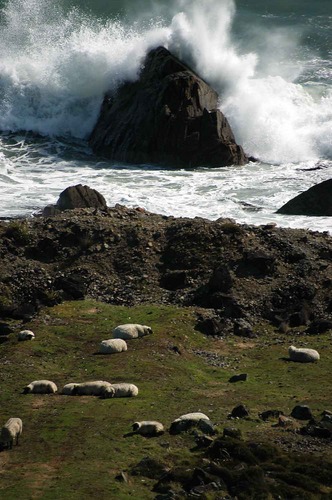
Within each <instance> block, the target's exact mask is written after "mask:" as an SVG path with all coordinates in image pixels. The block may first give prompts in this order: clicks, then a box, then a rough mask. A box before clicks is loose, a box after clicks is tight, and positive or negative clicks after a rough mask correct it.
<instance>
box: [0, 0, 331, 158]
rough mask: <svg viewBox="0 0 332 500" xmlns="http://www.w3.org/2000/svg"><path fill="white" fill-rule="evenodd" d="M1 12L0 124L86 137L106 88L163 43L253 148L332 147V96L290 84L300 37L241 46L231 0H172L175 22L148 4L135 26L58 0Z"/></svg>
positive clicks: (277, 34) (277, 153)
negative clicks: (215, 95) (210, 89)
mask: <svg viewBox="0 0 332 500" xmlns="http://www.w3.org/2000/svg"><path fill="white" fill-rule="evenodd" d="M164 8H165V5H164ZM164 12H165V11H164ZM1 14H2V15H1V19H2V21H1V24H2V26H1V30H2V37H1V41H0V50H1V54H2V58H1V62H0V75H1V80H0V94H1V104H0V129H2V130H10V131H17V130H27V131H33V132H37V133H39V134H42V135H52V136H57V135H58V136H65V135H70V136H73V137H77V138H86V137H87V136H88V135H89V133H90V132H91V130H92V127H93V125H94V123H95V121H96V119H97V116H98V112H99V109H100V105H101V101H102V99H103V96H104V94H105V92H107V91H112V90H115V89H116V88H117V87H118V85H120V84H121V83H122V82H124V81H126V80H134V79H135V78H137V76H138V74H139V69H140V67H141V64H142V62H143V60H144V56H145V54H146V52H147V51H148V50H149V49H150V48H153V47H156V46H158V45H164V46H166V47H168V48H169V49H170V50H172V51H174V52H175V53H176V54H177V55H179V56H180V57H182V58H183V59H184V60H185V61H187V62H189V63H191V64H193V66H194V68H195V69H196V71H197V72H198V73H199V74H201V75H202V76H203V78H205V79H206V80H207V81H208V82H209V83H211V84H212V85H213V86H214V87H215V88H216V90H217V91H218V92H219V93H220V96H221V103H220V105H221V109H222V111H223V112H224V113H225V114H226V116H227V117H228V118H229V120H230V122H231V125H232V126H233V129H234V132H235V135H236V138H237V141H238V142H239V143H242V144H243V146H244V148H245V150H246V151H247V152H248V153H249V154H251V155H254V156H256V157H258V158H260V159H261V160H263V161H267V162H271V163H283V162H285V161H288V162H298V161H303V160H305V159H313V158H319V157H320V156H326V155H329V154H330V153H331V147H330V144H331V142H332V140H331V135H332V132H331V130H332V118H331V111H330V110H331V95H328V94H327V93H326V92H325V93H324V92H323V93H322V94H321V95H319V96H316V97H315V96H313V95H311V94H310V93H309V91H308V90H307V89H305V88H304V87H303V85H300V84H299V83H296V82H294V81H292V79H294V78H295V76H296V77H298V75H299V73H300V72H301V71H302V64H300V63H299V64H298V67H297V69H296V70H295V69H294V68H295V67H296V64H295V63H294V64H293V65H292V68H293V70H292V71H291V72H287V71H283V69H282V68H283V67H284V66H285V65H284V66H283V64H282V60H283V58H284V59H285V57H284V54H283V53H284V52H287V51H289V50H290V47H291V46H293V45H294V44H295V39H296V37H295V35H294V34H293V35H289V37H288V36H287V35H286V34H285V29H283V30H282V31H281V30H280V28H276V29H275V31H273V30H270V32H269V33H268V36H267V33H265V32H264V31H263V30H262V31H261V36H262V37H263V36H266V43H262V42H261V44H260V45H261V50H260V51H259V50H258V49H257V50H256V51H253V50H251V51H250V52H245V51H243V50H242V51H241V50H240V46H241V45H242V46H243V43H242V44H241V43H239V42H240V41H239V40H238V41H237V40H236V39H235V37H234V32H233V30H232V28H233V23H234V16H235V14H236V4H235V2H234V1H233V0H223V1H220V0H205V2H203V3H202V2H201V1H199V0H194V1H190V2H189V0H179V1H174V2H171V3H170V4H169V15H168V17H170V18H171V21H170V22H168V21H167V20H164V21H163V20H161V19H160V17H157V18H155V19H151V20H150V21H149V22H147V19H146V12H143V11H142V14H141V17H142V20H141V21H140V19H139V18H138V19H136V22H135V23H134V24H132V25H128V24H126V23H125V21H124V20H122V21H121V20H119V19H103V20H101V19H99V18H96V17H94V16H92V15H89V14H87V13H83V12H82V11H80V10H79V9H78V8H72V9H70V10H67V11H66V12H65V11H64V10H62V9H61V8H60V7H59V6H57V5H55V4H54V2H53V1H52V0H43V2H40V1H39V0H10V1H9V2H8V3H7V4H6V7H4V8H3V10H2V13H1ZM252 29H253V30H254V26H253V27H252ZM282 40H283V41H282ZM276 44H277V46H278V50H274V47H275V46H276ZM278 66H279V68H280V72H279V73H280V74H281V75H283V76H280V75H277V74H276V68H277V67H278ZM287 76H288V79H287ZM290 76H292V78H291V79H289V77H290ZM322 136H324V137H325V138H324V137H322Z"/></svg>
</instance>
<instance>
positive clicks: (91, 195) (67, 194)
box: [43, 184, 107, 217]
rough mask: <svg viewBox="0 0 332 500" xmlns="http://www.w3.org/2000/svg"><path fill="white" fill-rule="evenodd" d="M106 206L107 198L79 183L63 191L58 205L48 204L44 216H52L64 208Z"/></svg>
mask: <svg viewBox="0 0 332 500" xmlns="http://www.w3.org/2000/svg"><path fill="white" fill-rule="evenodd" d="M106 207H107V204H106V200H105V198H104V197H103V195H102V194H100V193H98V191H96V189H92V188H90V187H89V186H83V185H82V184H77V185H76V186H70V187H68V188H66V189H65V190H64V191H62V193H61V194H60V196H59V199H58V201H57V203H56V205H47V206H46V207H45V208H44V210H43V216H44V217H52V216H53V215H57V214H58V213H60V212H62V211H63V210H73V209H74V208H100V209H105V208H106Z"/></svg>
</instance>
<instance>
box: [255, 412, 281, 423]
mask: <svg viewBox="0 0 332 500" xmlns="http://www.w3.org/2000/svg"><path fill="white" fill-rule="evenodd" d="M280 415H283V412H282V411H280V410H266V411H263V412H262V413H259V415H258V416H259V418H260V419H262V420H264V422H266V420H269V419H270V418H273V419H277V418H279V417H280Z"/></svg>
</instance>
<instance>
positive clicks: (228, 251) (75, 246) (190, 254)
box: [0, 205, 332, 347]
mask: <svg viewBox="0 0 332 500" xmlns="http://www.w3.org/2000/svg"><path fill="white" fill-rule="evenodd" d="M0 235H1V241H0V262H1V265H0V314H1V316H2V317H3V318H8V317H10V318H16V319H18V320H22V319H23V320H26V319H28V320H29V319H30V318H31V317H32V316H33V315H34V314H35V313H36V312H37V311H38V309H39V308H40V307H41V306H43V305H53V304H56V303H57V302H60V301H62V300H65V299H82V298H84V297H91V298H95V299H97V300H101V301H106V302H109V303H112V304H119V305H134V304H141V303H160V304H161V303H164V304H178V305H181V306H197V310H198V311H200V313H201V315H203V317H204V314H207V313H206V311H208V316H209V315H210V316H211V314H212V315H214V316H215V317H217V318H218V320H219V321H221V323H222V325H223V327H224V328H225V330H227V329H228V330H229V329H231V328H232V327H233V322H234V321H235V320H236V319H238V318H244V319H246V320H247V321H249V322H250V324H251V325H253V327H254V326H255V325H256V324H257V323H259V322H260V321H262V320H264V321H266V320H267V321H269V322H271V323H272V324H273V325H274V326H275V327H280V329H282V330H283V331H285V330H287V329H289V328H307V327H308V325H310V324H311V325H313V326H312V329H313V332H314V333H316V332H315V331H314V330H315V328H316V329H318V330H319V329H320V328H326V327H324V325H323V323H322V320H327V321H329V320H330V319H331V311H332V300H331V290H332V263H331V257H332V240H331V237H330V236H329V235H328V234H327V233H319V232H310V231H307V230H303V229H282V228H277V227H272V225H271V226H259V227H254V226H249V225H239V224H236V223H235V222H234V221H231V220H229V219H218V220H217V221H209V220H205V219H201V218H195V219H189V218H174V217H166V216H161V215H157V214H152V213H148V212H146V211H145V210H143V209H140V208H137V209H128V208H126V207H123V206H119V205H117V206H115V207H114V208H109V209H105V210H99V209H75V210H67V211H64V212H62V213H60V214H58V215H55V216H53V217H35V218H31V219H27V220H21V219H19V220H12V221H9V222H8V221H1V222H0ZM317 321H318V323H317ZM313 322H316V323H317V325H318V326H317V325H316V327H315V326H314V325H315V324H316V323H313ZM322 325H323V326H322ZM246 347H247V346H246Z"/></svg>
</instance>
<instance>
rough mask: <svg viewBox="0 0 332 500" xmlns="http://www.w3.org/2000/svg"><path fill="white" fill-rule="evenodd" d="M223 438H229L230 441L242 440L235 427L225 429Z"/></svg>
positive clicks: (239, 431) (240, 433)
mask: <svg viewBox="0 0 332 500" xmlns="http://www.w3.org/2000/svg"><path fill="white" fill-rule="evenodd" d="M222 435H223V437H230V438H232V439H240V440H241V439H242V432H241V430H240V429H236V427H225V428H224V430H223V434H222Z"/></svg>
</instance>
